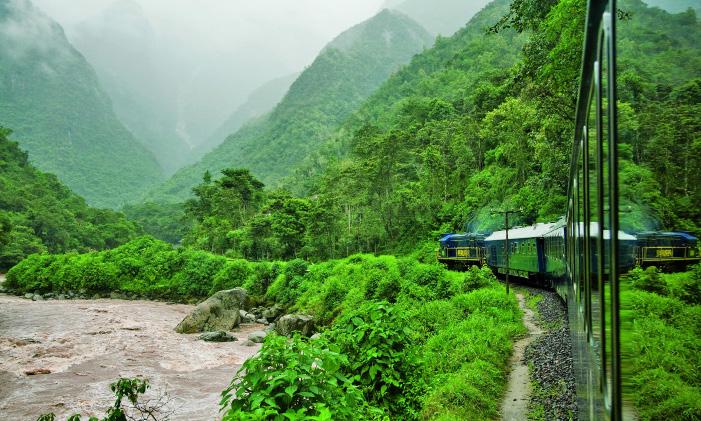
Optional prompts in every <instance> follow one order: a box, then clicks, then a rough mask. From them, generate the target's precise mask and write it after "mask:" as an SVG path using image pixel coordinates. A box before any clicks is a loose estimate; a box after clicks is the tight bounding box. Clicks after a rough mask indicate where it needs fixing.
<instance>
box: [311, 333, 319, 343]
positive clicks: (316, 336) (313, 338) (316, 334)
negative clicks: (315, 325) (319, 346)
mask: <svg viewBox="0 0 701 421" xmlns="http://www.w3.org/2000/svg"><path fill="white" fill-rule="evenodd" d="M309 339H311V340H312V341H315V340H317V339H321V335H320V334H318V333H315V334H313V335H312V337H311V338H309Z"/></svg>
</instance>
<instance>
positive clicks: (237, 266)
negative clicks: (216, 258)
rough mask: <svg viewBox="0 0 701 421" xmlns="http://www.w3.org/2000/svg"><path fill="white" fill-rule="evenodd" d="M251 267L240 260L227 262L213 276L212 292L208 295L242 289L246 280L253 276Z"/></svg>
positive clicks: (246, 262)
mask: <svg viewBox="0 0 701 421" xmlns="http://www.w3.org/2000/svg"><path fill="white" fill-rule="evenodd" d="M251 266H253V265H252V264H251V263H249V262H248V261H246V260H242V259H236V260H229V261H227V262H226V263H225V264H224V266H223V267H222V268H221V269H220V270H219V272H217V273H216V275H214V279H213V281H212V290H211V291H209V294H210V295H212V294H214V293H215V292H217V291H222V290H226V289H232V288H237V287H242V286H243V285H244V284H245V283H246V281H247V280H248V277H249V276H251V275H252V274H253V270H252V269H251Z"/></svg>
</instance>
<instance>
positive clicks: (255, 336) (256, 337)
mask: <svg viewBox="0 0 701 421" xmlns="http://www.w3.org/2000/svg"><path fill="white" fill-rule="evenodd" d="M266 336H268V334H267V333H266V332H263V331H262V330H256V331H255V332H251V333H249V334H248V340H249V341H251V342H253V343H257V344H259V343H262V342H263V341H264V340H265V337H266Z"/></svg>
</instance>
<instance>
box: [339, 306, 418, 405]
mask: <svg viewBox="0 0 701 421" xmlns="http://www.w3.org/2000/svg"><path fill="white" fill-rule="evenodd" d="M405 326H406V321H405V320H404V318H403V317H402V315H401V314H400V313H399V312H398V311H397V310H396V309H395V308H393V307H392V306H391V305H389V304H388V303H386V302H369V303H367V304H365V305H363V306H362V307H360V308H358V309H355V310H354V311H351V312H349V313H347V314H346V315H344V316H343V318H342V319H340V320H338V321H337V322H336V323H335V324H334V325H333V328H332V330H331V331H330V332H329V334H328V337H329V339H330V340H331V341H332V342H334V343H336V344H338V345H339V346H340V349H341V352H342V353H344V354H345V355H347V356H348V362H347V365H346V366H345V371H346V372H347V373H349V375H353V377H352V381H353V383H354V384H356V385H357V386H358V387H359V388H360V390H361V391H362V392H363V394H364V396H365V398H366V399H367V401H368V402H369V403H370V404H371V405H374V406H377V407H380V408H383V409H384V410H385V411H386V413H387V414H388V415H389V416H390V417H391V418H403V419H406V418H415V417H416V413H415V408H416V407H417V406H418V404H417V402H418V398H419V396H421V395H422V394H423V392H424V390H423V389H424V385H423V383H422V379H421V364H422V361H421V360H420V359H419V356H418V354H417V353H416V349H415V348H414V347H413V346H412V345H413V343H414V340H413V339H412V335H411V333H410V331H409V330H408V329H407V328H405Z"/></svg>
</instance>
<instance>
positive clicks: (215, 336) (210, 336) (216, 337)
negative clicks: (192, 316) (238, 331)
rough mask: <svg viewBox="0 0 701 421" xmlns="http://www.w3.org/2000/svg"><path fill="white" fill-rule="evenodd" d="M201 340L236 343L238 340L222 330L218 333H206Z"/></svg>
mask: <svg viewBox="0 0 701 421" xmlns="http://www.w3.org/2000/svg"><path fill="white" fill-rule="evenodd" d="M200 339H201V340H203V341H205V342H234V341H237V340H238V339H236V338H235V337H234V336H232V335H230V334H228V333H226V332H224V331H222V330H219V331H216V332H205V333H203V334H201V335H200Z"/></svg>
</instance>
